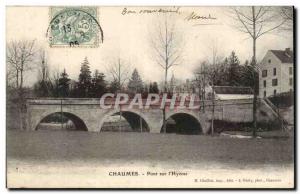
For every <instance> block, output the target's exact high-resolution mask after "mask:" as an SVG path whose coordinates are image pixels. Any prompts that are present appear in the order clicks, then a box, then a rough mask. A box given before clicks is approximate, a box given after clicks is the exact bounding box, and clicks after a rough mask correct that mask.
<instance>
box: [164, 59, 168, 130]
mask: <svg viewBox="0 0 300 194" xmlns="http://www.w3.org/2000/svg"><path fill="white" fill-rule="evenodd" d="M167 63H168V62H167V61H166V64H167ZM167 78H168V69H167V65H166V69H165V87H164V92H165V93H167ZM166 122H167V121H166V104H165V105H164V109H163V132H164V133H167V126H166V125H167V124H166Z"/></svg>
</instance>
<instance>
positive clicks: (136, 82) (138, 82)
mask: <svg viewBox="0 0 300 194" xmlns="http://www.w3.org/2000/svg"><path fill="white" fill-rule="evenodd" d="M128 89H129V91H130V92H133V93H137V92H139V93H140V92H142V91H143V81H142V79H141V77H140V75H139V73H138V71H137V69H136V68H135V69H134V70H133V72H132V75H131V78H130V80H129V82H128Z"/></svg>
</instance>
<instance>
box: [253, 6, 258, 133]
mask: <svg viewBox="0 0 300 194" xmlns="http://www.w3.org/2000/svg"><path fill="white" fill-rule="evenodd" d="M252 18H253V58H252V65H253V68H254V71H253V81H254V83H253V131H252V136H253V137H256V129H257V118H256V110H257V107H256V106H257V94H256V90H257V84H256V75H255V67H256V21H255V7H254V6H252Z"/></svg>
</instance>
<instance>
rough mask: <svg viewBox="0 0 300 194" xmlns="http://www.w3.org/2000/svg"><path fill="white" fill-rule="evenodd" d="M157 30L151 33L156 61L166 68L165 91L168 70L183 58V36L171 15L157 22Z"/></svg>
mask: <svg viewBox="0 0 300 194" xmlns="http://www.w3.org/2000/svg"><path fill="white" fill-rule="evenodd" d="M157 24H158V25H157V28H155V32H154V33H152V34H151V39H150V41H151V47H152V49H153V51H154V54H155V57H156V63H157V64H158V65H159V66H160V67H161V68H162V69H163V70H164V92H165V93H166V92H167V90H168V89H167V85H168V81H167V80H168V71H169V70H170V68H171V67H173V66H175V65H179V63H180V60H181V59H182V48H181V43H182V41H181V37H180V35H179V33H178V31H176V28H175V23H174V21H172V20H171V17H168V16H165V19H164V21H163V22H158V23H157ZM165 115H166V114H165V108H164V109H163V131H164V133H166V117H165Z"/></svg>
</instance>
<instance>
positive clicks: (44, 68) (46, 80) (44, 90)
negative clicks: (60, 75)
mask: <svg viewBox="0 0 300 194" xmlns="http://www.w3.org/2000/svg"><path fill="white" fill-rule="evenodd" d="M34 92H35V94H36V95H37V96H39V97H50V96H51V95H52V94H51V92H52V83H51V80H50V76H49V65H48V63H47V58H46V54H45V50H43V49H41V52H40V55H39V61H38V82H37V83H36V84H35V85H34Z"/></svg>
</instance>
